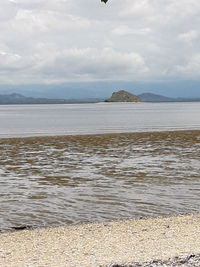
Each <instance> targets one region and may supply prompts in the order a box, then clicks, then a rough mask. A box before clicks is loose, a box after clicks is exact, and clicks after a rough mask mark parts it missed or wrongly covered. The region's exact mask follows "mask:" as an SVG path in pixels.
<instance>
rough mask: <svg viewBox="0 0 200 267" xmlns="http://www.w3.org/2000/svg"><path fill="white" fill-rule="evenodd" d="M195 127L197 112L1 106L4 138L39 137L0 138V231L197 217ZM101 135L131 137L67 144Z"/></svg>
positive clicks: (199, 185) (157, 107)
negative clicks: (185, 215)
mask: <svg viewBox="0 0 200 267" xmlns="http://www.w3.org/2000/svg"><path fill="white" fill-rule="evenodd" d="M199 120H200V103H169V104H136V105H132V104H123V105H122V104H113V105H112V104H111V105H107V104H86V105H39V106H37V105H35V106H0V136H1V137H12V136H13V137H15V136H20V137H22V136H31V135H41V137H31V138H7V139H3V138H0V230H6V229H9V228H10V227H13V226H18V225H24V224H25V225H31V226H33V227H34V226H37V227H43V226H59V225H67V224H74V223H83V222H97V221H109V220H115V219H128V218H136V217H140V216H158V215H165V214H179V213H190V212H200V205H199V203H200V167H199V166H200V121H199ZM180 129H181V130H182V129H185V130H187V131H177V130H180ZM192 129H196V130H195V131H191V130H192ZM152 130H153V131H157V132H154V133H153V132H151V131H152ZM164 130H173V131H170V132H162V131H164ZM145 131H147V132H146V133H145ZM106 132H135V133H123V134H104V135H101V134H97V135H80V136H75V135H72V136H69V134H86V133H106ZM61 134H66V135H68V136H57V137H55V136H53V135H61ZM42 135H52V136H51V137H44V136H43V137H42Z"/></svg>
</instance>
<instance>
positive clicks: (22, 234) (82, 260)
mask: <svg viewBox="0 0 200 267" xmlns="http://www.w3.org/2000/svg"><path fill="white" fill-rule="evenodd" d="M199 253H200V214H194V215H183V216H177V217H166V218H161V217H160V218H149V219H141V220H128V221H115V222H109V223H97V224H83V225H75V226H68V227H59V228H49V229H35V230H25V231H17V232H7V233H2V234H0V266H3V267H21V266H26V267H28V266H29V267H30V266H31V267H32V266H37V267H40V266H41V267H43V266H48V267H51V266H55V267H59V266H62V267H63V266H68V267H79V266H81V267H84V266H85V267H86V266H87V267H89V266H92V267H95V266H103V265H108V264H114V263H117V264H125V263H131V262H136V261H137V262H144V261H149V260H152V259H162V260H164V259H168V258H170V257H175V256H184V255H189V254H199Z"/></svg>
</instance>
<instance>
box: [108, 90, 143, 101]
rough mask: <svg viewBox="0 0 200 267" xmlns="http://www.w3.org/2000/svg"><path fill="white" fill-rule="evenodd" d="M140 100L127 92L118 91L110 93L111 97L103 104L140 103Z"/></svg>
mask: <svg viewBox="0 0 200 267" xmlns="http://www.w3.org/2000/svg"><path fill="white" fill-rule="evenodd" d="M140 101H141V100H140V98H139V97H138V96H136V95H134V94H131V93H129V92H127V91H124V90H120V91H118V92H114V93H112V96H111V97H110V98H108V99H106V100H105V102H140Z"/></svg>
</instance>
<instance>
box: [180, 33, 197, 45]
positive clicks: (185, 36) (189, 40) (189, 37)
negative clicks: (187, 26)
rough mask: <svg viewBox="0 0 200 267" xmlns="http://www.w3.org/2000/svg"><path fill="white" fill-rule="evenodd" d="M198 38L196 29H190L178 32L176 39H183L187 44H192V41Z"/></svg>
mask: <svg viewBox="0 0 200 267" xmlns="http://www.w3.org/2000/svg"><path fill="white" fill-rule="evenodd" d="M198 38H199V32H198V31H196V30H190V31H188V32H184V33H180V34H179V35H178V40H180V41H183V42H185V43H187V44H192V43H193V41H195V40H197V39H198Z"/></svg>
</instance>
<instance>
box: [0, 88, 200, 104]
mask: <svg viewBox="0 0 200 267" xmlns="http://www.w3.org/2000/svg"><path fill="white" fill-rule="evenodd" d="M120 92H122V93H121V96H122V95H123V97H122V99H121V100H122V101H121V102H127V101H128V102H129V101H130V102H138V101H142V102H192V101H200V98H170V97H166V96H162V95H156V94H152V93H143V94H140V95H137V96H136V95H133V94H130V93H129V92H126V91H124V90H121V91H120ZM110 99H111V101H108V100H107V102H119V101H120V99H119V96H118V95H116V94H114V96H113V98H110ZM110 99H109V100H110ZM113 99H114V101H112V100H113ZM116 100H117V101H116ZM101 101H105V99H100V98H85V99H50V98H36V97H26V96H24V95H22V94H17V93H12V94H4V95H0V105H14V104H76V103H77V104H78V103H97V102H101Z"/></svg>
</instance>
